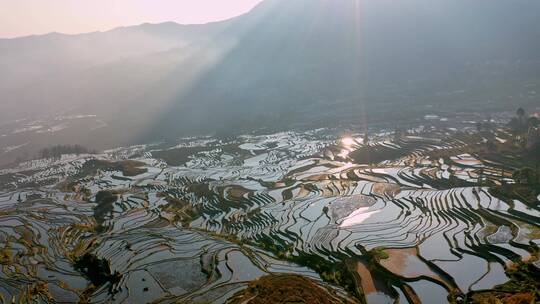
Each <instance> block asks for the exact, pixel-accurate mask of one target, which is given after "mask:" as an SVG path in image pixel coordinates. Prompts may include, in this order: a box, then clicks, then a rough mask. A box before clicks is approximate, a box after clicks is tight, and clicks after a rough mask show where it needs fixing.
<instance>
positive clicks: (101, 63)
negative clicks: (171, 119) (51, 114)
mask: <svg viewBox="0 0 540 304" xmlns="http://www.w3.org/2000/svg"><path fill="white" fill-rule="evenodd" d="M226 26H227V22H216V23H209V24H205V25H202V26H199V25H180V24H176V23H173V22H167V23H161V24H142V25H139V26H130V27H121V28H117V29H113V30H110V31H106V32H94V33H87V34H80V35H65V34H59V33H51V34H47V35H41V36H28V37H21V38H15V39H0V79H1V80H2V81H1V82H0V92H2V95H3V96H4V106H7V104H11V105H12V107H11V108H8V109H9V111H2V113H1V114H0V118H3V119H6V118H7V116H8V114H9V117H12V118H13V116H15V118H18V116H19V115H28V114H36V113H35V111H34V112H32V111H31V110H38V111H45V110H47V109H51V107H52V110H54V111H58V110H59V109H61V108H64V107H66V106H67V107H68V108H71V107H70V106H73V105H75V106H79V105H80V104H77V101H74V102H75V104H73V102H70V101H66V102H65V103H63V102H62V101H60V100H58V99H60V98H58V97H60V96H61V95H62V94H63V92H66V91H68V90H69V89H70V85H74V84H72V80H78V79H79V78H80V77H81V75H84V74H85V73H87V72H88V71H92V70H98V69H101V68H103V69H104V70H107V69H108V68H109V66H111V65H113V66H114V65H115V64H116V63H117V62H120V61H125V60H129V59H134V58H144V57H145V56H148V55H151V54H156V53H159V52H164V51H169V50H172V49H175V50H178V51H181V50H182V49H183V48H185V47H187V46H189V45H192V44H195V43H198V44H203V43H205V42H206V41H208V40H209V39H211V37H213V36H214V35H216V34H218V33H219V32H220V31H222V30H223V29H224V28H225V27H226ZM122 78H124V79H125V77H122ZM122 78H120V79H115V80H112V79H111V81H116V82H117V83H119V82H122V81H123V79H122ZM75 84H76V83H75ZM80 86H83V87H84V83H81V85H80ZM29 89H31V90H30V92H29ZM36 93H37V94H36ZM43 98H45V99H43ZM68 99H69V97H68ZM28 105H30V106H31V107H28Z"/></svg>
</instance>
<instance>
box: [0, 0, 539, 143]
mask: <svg viewBox="0 0 540 304" xmlns="http://www.w3.org/2000/svg"><path fill="white" fill-rule="evenodd" d="M6 54H7V55H6ZM0 58H3V59H0V60H1V61H0V70H2V71H3V72H0V73H1V74H0V79H2V83H3V84H2V85H1V86H0V94H1V95H2V96H3V98H4V100H5V101H4V102H3V103H4V104H9V105H10V107H9V108H8V111H2V112H3V113H2V114H0V115H2V116H1V117H0V118H2V119H6V118H7V117H8V116H9V118H10V119H14V118H17V117H18V116H20V115H30V114H39V113H44V112H47V113H55V112H62V113H91V114H96V115H98V116H100V117H102V118H103V120H104V121H106V122H107V125H108V127H107V128H105V129H100V130H98V131H95V132H89V134H87V135H86V136H82V137H81V140H82V139H84V140H88V138H90V137H94V138H102V139H103V138H107V139H108V141H110V142H108V143H107V145H109V144H127V143H134V142H145V141H149V140H150V141H155V140H160V139H162V138H171V137H172V138H174V137H177V136H184V135H193V134H205V133H229V132H241V131H243V130H252V129H254V128H261V127H270V128H276V129H280V128H283V129H285V128H289V127H293V126H303V125H311V126H321V125H322V126H326V125H329V124H335V123H348V122H357V123H358V122H362V121H368V120H369V121H372V122H377V121H380V120H382V119H386V120H396V119H403V118H405V117H409V116H411V115H418V114H419V113H422V111H434V109H435V110H436V111H444V110H453V111H455V110H478V109H485V107H503V108H504V107H505V106H507V107H511V108H515V104H517V103H525V102H533V103H534V102H538V99H537V97H536V96H535V95H534V96H533V95H531V94H532V93H531V92H534V91H535V88H537V87H538V85H539V84H540V2H538V1H536V0H518V1H512V0H477V1H469V0H455V1H449V0H400V1H393V0H363V1H360V0H266V1H264V2H262V3H261V4H260V5H259V6H257V7H256V8H255V9H253V10H252V11H251V12H249V13H247V14H245V15H243V16H239V17H237V18H234V19H231V20H228V21H225V22H218V23H213V24H206V25H193V26H181V25H177V24H174V23H167V24H160V25H141V26H136V27H129V28H121V29H116V30H113V31H110V32H105V33H91V34H83V35H75V36H67V35H60V34H50V35H45V36H37V37H27V38H19V39H8V40H0ZM28 75H31V77H28ZM536 91H539V90H538V89H536ZM29 105H30V106H29ZM103 140H104V139H103Z"/></svg>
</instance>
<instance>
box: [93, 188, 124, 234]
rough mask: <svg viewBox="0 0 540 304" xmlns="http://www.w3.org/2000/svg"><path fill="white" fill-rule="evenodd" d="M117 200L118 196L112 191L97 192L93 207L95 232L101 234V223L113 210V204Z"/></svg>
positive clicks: (102, 228)
mask: <svg viewBox="0 0 540 304" xmlns="http://www.w3.org/2000/svg"><path fill="white" fill-rule="evenodd" d="M117 199H118V194H117V193H115V192H112V191H99V192H98V193H97V194H96V204H97V205H96V206H95V207H94V218H95V219H96V223H97V228H96V230H97V232H103V231H104V229H105V227H103V222H104V221H105V216H106V215H107V214H111V213H112V211H113V209H114V203H115V202H116V200H117Z"/></svg>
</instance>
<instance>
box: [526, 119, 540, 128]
mask: <svg viewBox="0 0 540 304" xmlns="http://www.w3.org/2000/svg"><path fill="white" fill-rule="evenodd" d="M539 123H540V120H538V117H534V116H531V117H529V119H527V127H529V128H536V127H538V124H539Z"/></svg>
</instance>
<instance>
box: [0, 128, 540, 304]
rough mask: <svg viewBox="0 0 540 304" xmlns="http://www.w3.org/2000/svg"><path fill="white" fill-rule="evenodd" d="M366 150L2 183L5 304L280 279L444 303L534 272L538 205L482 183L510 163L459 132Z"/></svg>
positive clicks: (141, 152) (383, 298)
mask: <svg viewBox="0 0 540 304" xmlns="http://www.w3.org/2000/svg"><path fill="white" fill-rule="evenodd" d="M465 132H472V131H470V130H465ZM498 136H499V137H501V138H505V136H508V134H506V135H505V133H504V132H501V134H499V135H498ZM369 137H370V138H369V141H367V140H364V139H365V135H364V134H362V133H358V134H355V133H349V134H348V135H347V136H344V135H342V134H340V132H337V131H335V130H326V129H319V130H313V131H308V132H302V133H297V132H284V133H277V134H270V135H257V136H255V135H246V136H239V137H236V138H233V139H217V138H189V139H182V140H180V141H179V142H178V143H174V145H169V146H166V145H164V144H161V145H147V146H136V147H128V148H118V149H115V150H111V151H106V152H104V153H103V154H100V155H82V156H64V157H63V158H62V159H56V160H52V159H50V160H36V161H32V162H27V163H22V164H20V165H19V166H18V167H16V168H13V169H6V170H3V171H1V172H0V180H1V183H0V186H1V187H0V188H1V192H0V244H1V245H2V249H1V253H0V264H1V265H0V303H2V302H4V303H12V302H23V303H25V302H36V303H49V302H50V303H53V302H64V303H73V302H77V301H89V302H93V303H109V302H112V303H148V302H155V303H178V302H181V303H182V302H185V303H208V302H216V303H225V302H227V301H229V302H235V301H239V302H240V300H239V299H245V297H247V295H249V294H253V289H252V288H251V289H250V288H248V287H249V286H250V283H251V282H254V281H255V280H257V279H260V281H257V282H261V283H260V284H265V283H264V282H267V280H268V279H265V278H268V276H269V275H272V276H277V275H279V274H282V275H293V274H294V275H299V276H301V277H302V278H307V279H308V281H307V282H304V281H302V282H304V283H302V284H305V286H315V287H312V288H315V289H317V290H318V291H317V292H321V293H322V294H326V295H327V296H326V297H325V298H327V299H332V300H335V301H337V302H340V301H341V302H347V301H349V302H364V301H367V303H396V302H397V301H399V303H419V302H421V303H446V302H449V301H453V300H455V301H469V299H468V298H467V295H468V294H471V292H472V291H482V290H488V289H492V288H493V287H494V286H496V285H499V284H503V283H505V282H507V281H508V280H509V279H510V278H509V277H508V274H507V272H505V269H506V268H508V267H509V266H510V265H511V264H513V263H515V262H516V261H519V260H522V261H529V262H532V263H535V261H536V258H537V251H538V245H539V244H540V229H539V227H540V209H539V207H538V202H537V203H536V204H533V205H531V204H525V203H524V202H521V201H519V200H512V201H503V200H500V199H498V198H495V197H494V196H492V195H491V194H490V191H488V187H487V186H485V185H487V183H491V184H496V183H501V182H511V181H512V180H511V175H510V172H511V170H512V169H514V168H513V167H512V166H511V165H508V164H505V163H504V162H502V161H501V160H487V159H481V158H480V157H478V155H475V154H474V153H471V152H470V151H469V150H468V147H469V146H470V143H469V142H466V141H464V140H463V134H462V133H461V132H456V131H455V129H450V128H415V129H411V130H409V131H407V132H404V133H403V134H400V136H396V135H393V134H391V132H385V131H384V130H383V131H380V132H377V133H372V134H371V135H370V136H369ZM479 141H481V138H479ZM95 159H99V160H106V161H108V162H110V163H115V162H118V161H123V160H125V159H131V160H135V161H137V162H133V163H131V166H135V167H137V168H138V169H140V170H135V173H133V174H134V175H133V174H128V175H125V174H124V173H126V172H125V171H124V172H123V171H122V170H119V168H121V167H119V166H113V165H111V167H110V168H107V167H106V166H105V167H99V168H97V169H92V168H93V167H92V168H91V167H89V166H88V165H85V164H88V162H89V161H95ZM132 172H133V171H132ZM103 191H107V195H105V194H104V193H105V192H103ZM98 193H100V194H98ZM103 197H109V198H111V199H110V200H107V199H104V198H103ZM102 198H103V199H102ZM85 254H86V255H87V257H89V258H88V259H87V260H86V262H88V261H90V260H91V261H93V262H88V263H90V264H86V265H85V264H84V263H85V260H84V259H81V257H83V256H84V255H85ZM90 257H92V258H90ZM92 259H93V260H92ZM98 266H99V267H98ZM102 266H103V267H102ZM537 266H540V265H539V263H538V262H536V266H535V267H537ZM96 268H98V269H100V270H102V271H101V272H100V273H99V274H98V275H95V276H94V275H93V274H92V269H96ZM261 278H262V279H261ZM265 280H266V281H265ZM300 280H301V279H300ZM278 281H279V280H278ZM272 284H273V283H272ZM276 284H277V285H279V283H276ZM255 285H256V284H255ZM246 288H247V289H246ZM319 289H320V290H319ZM246 290H248V291H249V292H247V293H246V294H245V295H244V296H242V293H244V292H246ZM243 297H244V298H243ZM337 302H336V303H337ZM328 303H333V302H332V301H329V302H328Z"/></svg>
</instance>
